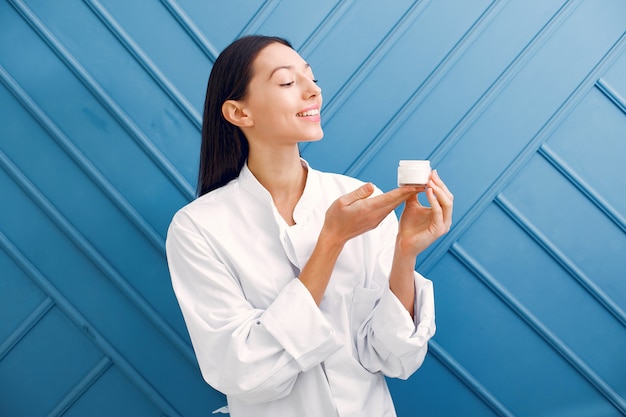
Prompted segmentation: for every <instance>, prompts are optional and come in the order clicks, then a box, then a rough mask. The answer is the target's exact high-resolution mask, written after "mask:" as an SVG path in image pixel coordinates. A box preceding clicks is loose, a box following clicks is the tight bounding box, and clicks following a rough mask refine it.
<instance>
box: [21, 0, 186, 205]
mask: <svg viewBox="0 0 626 417" xmlns="http://www.w3.org/2000/svg"><path fill="white" fill-rule="evenodd" d="M9 2H10V4H11V5H12V6H13V7H14V8H15V9H16V11H17V12H18V13H19V14H20V15H21V16H22V17H23V18H24V20H25V21H26V22H27V23H28V24H29V25H30V26H31V27H32V28H33V29H34V30H35V32H36V33H37V34H38V35H39V36H40V37H41V38H42V39H43V40H44V42H46V44H47V45H48V46H49V47H50V48H51V49H52V50H53V51H54V53H55V54H56V55H57V56H58V57H59V58H60V59H61V60H62V61H63V62H64V63H65V65H66V66H67V67H68V68H69V69H70V70H71V71H72V73H73V74H74V75H76V77H77V78H78V79H79V80H80V81H81V82H82V83H83V84H84V85H85V87H87V89H88V90H89V91H90V92H91V93H92V94H93V96H94V97H95V98H96V99H97V100H98V101H99V102H100V103H101V104H102V105H103V106H104V107H105V108H106V109H107V110H108V111H109V113H110V114H111V115H112V116H113V117H114V118H115V119H116V120H117V121H118V122H119V123H120V125H121V126H122V127H123V128H124V130H126V131H127V132H128V133H129V135H130V136H131V137H132V138H133V140H135V142H136V143H137V144H138V145H139V146H140V148H141V149H142V150H143V151H144V152H145V153H146V155H147V156H148V157H149V158H150V159H151V160H152V161H153V162H154V163H155V164H156V166H158V167H159V169H160V170H161V171H162V172H163V173H164V174H165V175H166V176H167V177H168V178H169V179H170V181H172V183H173V184H174V185H175V186H176V187H177V188H178V189H179V190H180V191H181V193H183V195H184V196H185V197H187V198H188V199H189V200H191V199H192V198H193V197H194V196H195V190H194V188H193V187H192V186H191V185H190V184H189V183H188V182H187V180H186V179H185V178H184V177H183V175H182V174H181V173H180V172H179V171H178V170H177V169H176V168H175V167H174V165H173V164H172V163H171V162H170V161H169V160H168V159H167V157H166V156H165V155H163V153H162V152H161V151H160V150H159V149H158V148H157V147H156V146H155V145H154V144H153V143H152V142H151V141H150V139H149V138H148V137H147V136H146V135H145V133H143V132H142V130H141V129H140V128H139V127H138V126H137V125H136V124H135V123H134V122H133V121H132V119H131V118H130V117H129V116H128V115H127V114H126V113H125V112H124V111H123V110H122V109H121V108H120V106H119V105H118V104H117V103H116V102H115V101H114V100H113V98H112V97H110V96H109V95H108V94H107V93H106V92H105V90H104V89H103V88H102V86H101V85H99V84H98V83H97V82H96V80H95V79H94V78H93V77H92V76H91V75H90V74H89V73H88V72H87V70H86V69H85V68H84V67H83V66H82V65H81V64H80V63H79V62H78V60H76V59H75V58H74V57H73V56H72V55H71V54H70V53H69V51H68V50H67V49H66V48H65V47H64V46H63V45H62V44H61V43H60V42H59V40H58V39H56V37H55V36H54V35H53V34H52V32H51V31H50V30H49V29H48V28H47V27H46V26H45V25H44V24H43V22H42V21H41V20H40V19H39V18H38V17H37V16H36V15H35V14H34V13H33V12H32V10H30V9H29V8H28V6H27V5H26V4H24V2H23V1H22V0H9Z"/></svg>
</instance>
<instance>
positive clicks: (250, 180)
mask: <svg viewBox="0 0 626 417" xmlns="http://www.w3.org/2000/svg"><path fill="white" fill-rule="evenodd" d="M300 162H301V163H302V166H304V167H305V168H306V169H307V177H306V184H305V185H304V192H303V193H302V196H301V197H300V200H299V201H298V204H297V205H296V208H295V210H294V217H296V216H298V215H300V216H302V215H304V214H305V213H306V212H307V211H308V210H307V207H308V206H309V205H310V204H309V201H310V200H311V199H314V198H315V196H314V195H313V194H314V193H315V189H316V187H315V186H314V185H313V183H314V182H315V181H316V176H315V174H316V171H315V170H314V169H312V168H311V167H310V165H309V163H308V162H307V161H305V160H304V159H302V158H300ZM239 183H240V184H241V187H242V188H243V189H245V190H246V191H247V192H249V193H250V194H252V195H253V196H254V197H256V198H258V199H259V200H261V201H263V202H266V203H270V204H273V203H274V202H273V200H272V195H271V194H270V193H269V191H267V190H266V189H265V187H263V185H262V184H261V183H260V182H259V180H257V179H256V177H255V176H254V174H253V173H252V171H250V168H248V161H247V160H246V162H245V163H244V164H243V167H242V168H241V171H240V172H239ZM301 210H302V211H304V212H301ZM296 221H298V219H296Z"/></svg>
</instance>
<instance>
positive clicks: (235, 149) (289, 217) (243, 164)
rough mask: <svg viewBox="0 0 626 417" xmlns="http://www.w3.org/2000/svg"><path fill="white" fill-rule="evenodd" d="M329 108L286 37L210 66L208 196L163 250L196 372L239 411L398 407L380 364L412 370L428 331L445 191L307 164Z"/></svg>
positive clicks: (315, 412)
mask: <svg viewBox="0 0 626 417" xmlns="http://www.w3.org/2000/svg"><path fill="white" fill-rule="evenodd" d="M321 105H322V95H321V90H320V88H319V87H318V86H317V84H316V80H315V78H314V76H313V72H312V70H311V67H310V66H309V65H308V64H307V63H306V62H305V61H304V60H303V59H302V58H301V57H300V56H299V55H298V53H297V52H296V51H294V50H293V49H292V48H291V45H290V44H289V43H288V42H287V41H285V40H284V39H280V38H274V37H265V36H249V37H245V38H242V39H239V40H237V41H235V42H234V43H233V44H231V45H230V46H229V47H228V48H226V49H225V50H224V51H223V52H222V54H220V56H219V57H218V59H217V60H216V62H215V64H214V66H213V69H212V71H211V75H210V77H209V83H208V88H207V95H206V102H205V108H204V119H203V128H202V147H201V155H200V173H199V181H198V194H199V197H198V198H197V199H196V200H195V201H193V202H191V203H190V204H188V205H187V206H186V207H184V208H182V209H181V210H180V211H179V212H178V213H177V214H176V215H175V216H174V219H173V220H172V224H171V225H170V229H169V231H168V238H167V255H168V262H169V267H170V272H171V277H172V284H173V287H174V290H175V293H176V296H177V298H178V301H179V304H180V307H181V310H182V312H183V315H184V318H185V322H186V324H187V327H188V330H189V333H190V336H191V340H192V343H193V346H194V350H195V352H196V356H197V358H198V362H199V364H200V369H201V371H202V374H203V377H204V378H205V380H206V381H207V383H209V384H210V385H211V386H212V387H214V388H215V389H217V390H219V391H221V392H223V393H224V394H226V396H227V399H228V406H229V411H230V413H231V415H232V416H234V417H238V416H254V417H263V416H272V417H277V416H320V417H329V416H342V417H343V416H359V417H363V416H376V417H381V416H394V415H395V411H394V407H393V403H392V401H391V397H390V395H389V391H388V389H387V385H386V382H385V378H384V376H389V377H399V378H408V377H409V376H410V375H411V374H412V373H413V372H414V371H415V370H416V369H417V368H418V367H419V366H420V365H421V364H422V361H423V359H424V356H425V355H426V351H427V342H428V340H429V339H430V337H431V336H432V335H433V333H434V331H435V324H434V301H433V292H432V283H431V282H430V281H428V280H426V279H425V278H423V277H422V276H421V275H419V274H418V273H416V272H415V271H414V266H415V259H416V256H417V255H418V254H419V253H420V252H422V251H423V250H424V249H426V248H427V247H428V246H429V245H430V244H431V243H432V242H433V241H435V240H436V239H437V238H438V237H440V236H441V235H442V234H444V233H445V232H447V231H448V229H449V227H450V223H451V216H452V200H453V197H452V194H451V193H450V192H449V191H448V190H447V188H446V186H445V185H444V183H443V182H442V181H441V179H440V178H439V177H438V175H437V173H436V172H433V175H432V177H431V180H430V182H429V183H428V187H427V188H426V189H425V190H423V189H418V188H412V187H400V188H398V189H395V190H392V191H389V192H387V193H384V194H382V193H381V192H380V191H379V190H376V189H375V187H374V186H373V185H372V184H370V183H365V184H364V183H362V182H360V181H358V180H356V179H353V178H349V177H345V176H342V175H336V174H329V173H322V172H319V171H316V170H314V169H312V168H311V167H309V166H308V164H307V163H306V162H305V161H304V160H302V159H301V158H300V156H299V150H298V143H300V142H308V141H316V140H319V139H321V138H322V136H323V132H322V128H321V125H320V108H321ZM421 191H424V192H425V193H426V196H427V198H428V201H429V204H430V207H423V206H422V205H420V204H419V202H418V201H417V198H416V195H417V193H418V192H421ZM403 202H404V203H405V206H404V210H403V213H402V216H401V218H400V222H399V223H398V221H397V219H396V217H395V213H394V212H393V210H394V208H396V207H397V206H399V205H400V204H402V203H403Z"/></svg>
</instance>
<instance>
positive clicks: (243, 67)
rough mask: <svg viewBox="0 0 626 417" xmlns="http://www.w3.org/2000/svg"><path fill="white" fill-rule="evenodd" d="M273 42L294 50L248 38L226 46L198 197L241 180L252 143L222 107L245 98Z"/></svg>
mask: <svg viewBox="0 0 626 417" xmlns="http://www.w3.org/2000/svg"><path fill="white" fill-rule="evenodd" d="M272 43H280V44H283V45H285V46H288V47H290V48H292V46H291V44H290V43H289V41H287V40H285V39H283V38H278V37H274V36H261V35H250V36H245V37H243V38H240V39H238V40H236V41H235V42H233V43H231V44H230V45H229V46H228V47H226V49H224V51H222V53H221V54H220V55H219V56H218V57H217V59H216V60H215V64H213V68H212V69H211V74H210V76H209V82H208V85H207V91H206V99H205V101H204V114H203V116H202V145H201V146H200V168H199V172H198V188H197V193H198V196H201V195H204V194H206V193H208V192H209V191H212V190H215V189H216V188H219V187H222V186H223V185H226V184H227V183H228V182H230V181H231V180H233V179H234V178H237V176H238V175H239V171H241V168H242V167H243V164H244V163H245V161H246V158H247V157H248V141H247V139H246V137H245V136H244V134H243V132H242V131H241V130H240V129H239V128H238V127H237V126H235V125H233V124H231V123H230V122H228V121H227V120H226V119H225V118H224V115H223V114H222V105H223V104H224V103H225V102H226V101H227V100H241V99H243V98H245V96H246V94H247V92H248V84H249V83H250V79H251V78H252V75H253V74H252V63H253V62H254V59H255V58H256V57H257V55H258V54H259V52H261V50H262V49H263V48H265V47H266V46H268V45H270V44H272Z"/></svg>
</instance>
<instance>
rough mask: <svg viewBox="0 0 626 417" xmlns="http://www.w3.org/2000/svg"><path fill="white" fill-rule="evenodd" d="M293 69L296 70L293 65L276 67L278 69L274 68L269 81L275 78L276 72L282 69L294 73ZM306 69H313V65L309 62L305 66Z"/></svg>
mask: <svg viewBox="0 0 626 417" xmlns="http://www.w3.org/2000/svg"><path fill="white" fill-rule="evenodd" d="M293 68H294V66H293V65H282V66H280V67H276V68H274V69H273V70H272V72H270V76H269V77H268V78H267V79H268V80H269V79H271V78H272V77H273V76H274V73H275V72H276V71H278V70H281V69H286V70H290V71H293ZM304 68H305V69H309V68H311V64H309V63H308V62H307V63H306V64H305V65H304Z"/></svg>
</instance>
